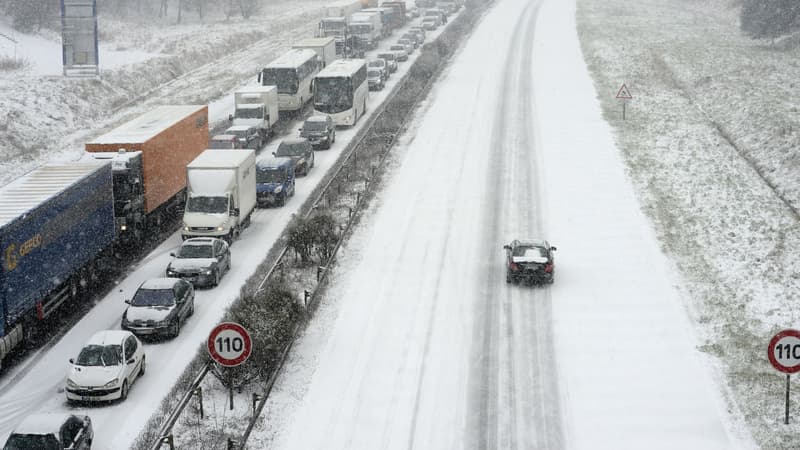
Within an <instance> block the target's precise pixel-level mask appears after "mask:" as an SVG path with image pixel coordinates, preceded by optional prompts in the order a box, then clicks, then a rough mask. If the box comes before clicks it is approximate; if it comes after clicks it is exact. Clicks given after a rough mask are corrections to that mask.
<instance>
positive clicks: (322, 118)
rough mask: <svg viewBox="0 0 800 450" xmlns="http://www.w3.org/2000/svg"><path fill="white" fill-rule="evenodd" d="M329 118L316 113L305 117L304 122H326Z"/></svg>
mask: <svg viewBox="0 0 800 450" xmlns="http://www.w3.org/2000/svg"><path fill="white" fill-rule="evenodd" d="M329 119H330V116H326V115H324V114H317V115H316V116H311V117H309V118H308V119H306V122H327V121H328V120H329Z"/></svg>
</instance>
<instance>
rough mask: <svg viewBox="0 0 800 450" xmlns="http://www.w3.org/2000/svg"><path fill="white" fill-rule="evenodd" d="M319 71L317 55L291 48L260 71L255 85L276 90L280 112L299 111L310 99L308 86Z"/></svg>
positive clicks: (310, 91) (311, 94) (312, 93)
mask: <svg viewBox="0 0 800 450" xmlns="http://www.w3.org/2000/svg"><path fill="white" fill-rule="evenodd" d="M319 68H320V61H319V57H318V56H317V52H315V51H314V50H311V49H292V50H289V51H288V52H286V53H285V54H283V55H282V56H281V57H279V58H278V59H276V60H275V61H272V62H271V63H269V64H267V66H266V67H264V68H263V69H261V73H259V74H258V82H259V83H261V85H262V86H276V87H277V88H278V109H279V110H280V111H299V110H301V109H303V105H305V104H306V103H307V102H309V101H310V100H311V99H312V98H313V97H314V92H313V88H312V85H311V84H312V80H313V79H314V75H316V74H317V73H318V72H319Z"/></svg>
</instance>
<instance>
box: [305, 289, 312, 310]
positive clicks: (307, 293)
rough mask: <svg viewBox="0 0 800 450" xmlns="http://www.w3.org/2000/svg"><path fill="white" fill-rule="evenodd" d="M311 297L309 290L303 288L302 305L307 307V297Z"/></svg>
mask: <svg viewBox="0 0 800 450" xmlns="http://www.w3.org/2000/svg"><path fill="white" fill-rule="evenodd" d="M309 297H311V292H309V291H308V289H304V290H303V306H304V307H306V308H308V298H309Z"/></svg>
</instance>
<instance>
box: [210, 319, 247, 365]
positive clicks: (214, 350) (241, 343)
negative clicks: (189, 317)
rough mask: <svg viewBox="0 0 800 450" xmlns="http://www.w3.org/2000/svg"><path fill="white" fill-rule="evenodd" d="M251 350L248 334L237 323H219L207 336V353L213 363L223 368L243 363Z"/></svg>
mask: <svg viewBox="0 0 800 450" xmlns="http://www.w3.org/2000/svg"><path fill="white" fill-rule="evenodd" d="M252 349H253V341H251V340H250V334H249V333H248V332H247V330H245V329H244V327H243V326H241V325H239V324H238V323H232V322H224V323H221V324H219V325H217V326H216V327H215V328H214V329H213V330H211V334H209V335H208V353H209V354H210V355H211V358H213V359H214V361H216V362H218V363H220V364H221V365H223V366H225V367H235V366H238V365H239V364H241V363H243V362H244V361H245V360H246V359H247V358H248V357H249V356H250V351H251V350H252Z"/></svg>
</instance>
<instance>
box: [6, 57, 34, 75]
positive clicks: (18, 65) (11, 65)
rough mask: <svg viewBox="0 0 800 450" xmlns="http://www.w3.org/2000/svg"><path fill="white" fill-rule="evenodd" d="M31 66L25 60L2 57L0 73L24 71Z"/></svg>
mask: <svg viewBox="0 0 800 450" xmlns="http://www.w3.org/2000/svg"><path fill="white" fill-rule="evenodd" d="M28 66H30V63H29V62H28V60H27V59H25V58H15V57H12V56H0V72H11V71H14V70H20V69H24V68H26V67H28Z"/></svg>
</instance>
